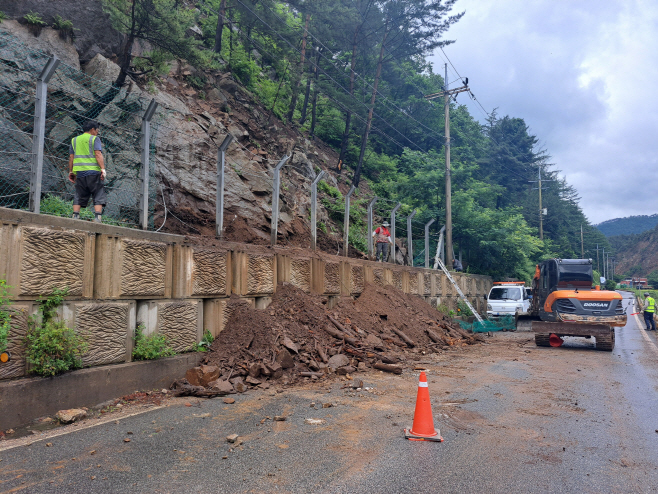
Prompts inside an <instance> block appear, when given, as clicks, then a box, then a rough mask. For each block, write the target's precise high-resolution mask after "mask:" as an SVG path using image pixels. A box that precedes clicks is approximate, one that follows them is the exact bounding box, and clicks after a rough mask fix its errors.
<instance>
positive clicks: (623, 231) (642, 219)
mask: <svg viewBox="0 0 658 494" xmlns="http://www.w3.org/2000/svg"><path fill="white" fill-rule="evenodd" d="M656 225H658V214H652V215H646V214H644V215H639V216H627V217H625V218H615V219H612V220H607V221H604V222H603V223H599V224H598V225H596V228H598V229H599V230H601V232H603V234H604V235H605V236H606V237H613V236H617V235H633V234H639V233H642V232H646V231H647V230H653V229H654V228H656Z"/></svg>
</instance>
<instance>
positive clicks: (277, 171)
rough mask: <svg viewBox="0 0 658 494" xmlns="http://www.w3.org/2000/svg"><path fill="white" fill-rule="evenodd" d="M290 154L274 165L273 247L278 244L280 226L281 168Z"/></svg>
mask: <svg viewBox="0 0 658 494" xmlns="http://www.w3.org/2000/svg"><path fill="white" fill-rule="evenodd" d="M289 158H290V156H284V157H283V158H281V161H279V162H278V163H277V165H276V166H275V167H274V181H273V182H272V237H271V239H270V243H271V244H272V247H274V246H275V245H276V236H277V232H278V228H279V191H280V189H281V168H283V165H285V164H286V161H288V159H289Z"/></svg>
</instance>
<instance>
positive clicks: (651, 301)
mask: <svg viewBox="0 0 658 494" xmlns="http://www.w3.org/2000/svg"><path fill="white" fill-rule="evenodd" d="M647 302H648V304H649V305H647V308H646V309H644V312H656V301H655V300H654V299H653V297H647Z"/></svg>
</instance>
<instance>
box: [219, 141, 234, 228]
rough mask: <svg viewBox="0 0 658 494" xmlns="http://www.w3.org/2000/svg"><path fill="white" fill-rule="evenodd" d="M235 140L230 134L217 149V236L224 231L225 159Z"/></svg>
mask: <svg viewBox="0 0 658 494" xmlns="http://www.w3.org/2000/svg"><path fill="white" fill-rule="evenodd" d="M232 141H233V134H228V135H227V136H226V137H225V138H224V141H223V142H222V143H221V145H220V146H219V149H218V150H217V196H216V198H215V236H217V237H221V236H222V232H223V231H224V161H225V159H226V150H227V149H228V146H229V144H231V142H232Z"/></svg>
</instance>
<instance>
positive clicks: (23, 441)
mask: <svg viewBox="0 0 658 494" xmlns="http://www.w3.org/2000/svg"><path fill="white" fill-rule="evenodd" d="M165 406H166V405H161V406H154V407H151V408H148V409H146V410H139V411H137V412H133V413H129V414H126V415H122V416H120V417H119V416H112V417H107V418H102V419H100V420H98V421H95V422H93V423H90V424H84V423H83V425H82V426H81V427H73V426H68V427H65V430H57V429H52V430H50V431H46V432H45V433H44V434H43V436H39V437H35V436H26V437H20V438H18V439H13V440H11V441H16V443H14V444H8V445H6V446H0V451H7V450H9V449H14V448H18V447H21V446H31V445H32V444H34V443H38V442H39V441H45V440H47V439H51V438H53V437H57V436H63V435H65V434H71V433H72V432H78V431H82V430H85V429H91V428H92V427H96V426H99V425H103V424H107V423H108V422H116V421H117V420H123V419H127V418H128V417H134V416H135V415H141V414H143V413H148V412H152V411H153V410H159V409H160V408H165ZM3 442H4V441H3Z"/></svg>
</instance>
